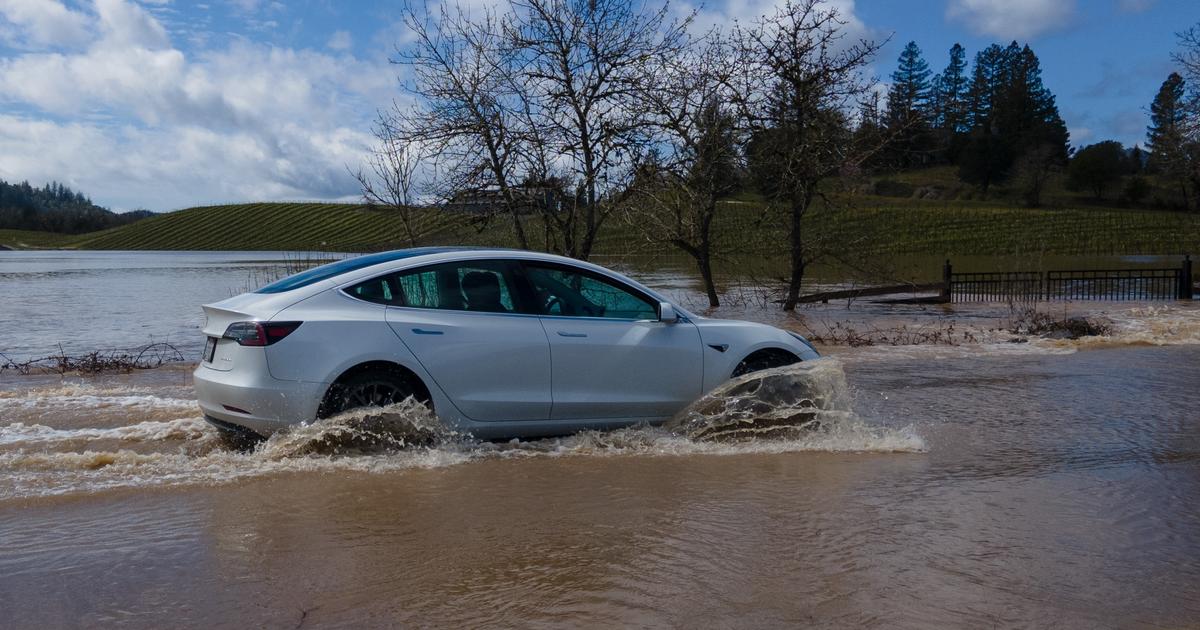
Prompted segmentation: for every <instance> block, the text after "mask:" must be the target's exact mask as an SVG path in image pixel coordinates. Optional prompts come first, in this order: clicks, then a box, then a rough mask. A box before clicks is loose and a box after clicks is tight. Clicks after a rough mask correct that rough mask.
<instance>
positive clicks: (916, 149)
mask: <svg viewBox="0 0 1200 630" xmlns="http://www.w3.org/2000/svg"><path fill="white" fill-rule="evenodd" d="M898 61H899V64H900V65H899V67H898V68H897V69H896V71H895V72H893V73H892V86H891V88H890V89H889V90H888V102H887V114H886V125H887V128H888V131H889V133H890V134H891V136H892V137H893V141H892V143H891V147H890V149H891V151H890V152H891V153H893V159H894V160H895V162H896V163H897V164H898V165H900V166H913V165H916V164H921V163H924V162H925V161H927V158H928V151H929V148H930V146H929V137H928V135H929V99H930V84H929V76H930V72H929V64H928V63H926V62H925V59H924V58H922V57H921V48H920V47H919V46H917V43H916V42H908V44H907V45H906V46H905V47H904V50H903V51H902V52H901V53H900V58H899V59H898Z"/></svg>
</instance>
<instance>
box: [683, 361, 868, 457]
mask: <svg viewBox="0 0 1200 630" xmlns="http://www.w3.org/2000/svg"><path fill="white" fill-rule="evenodd" d="M849 391H850V388H849V386H848V385H847V384H846V374H845V372H844V371H843V370H842V365H841V363H840V362H838V361H836V360H834V359H824V360H821V361H812V362H807V363H796V364H793V365H787V366H783V367H778V368H773V369H769V370H762V371H760V372H754V373H751V374H746V375H744V376H740V377H738V378H735V379H733V380H731V381H729V382H727V383H725V384H724V385H721V386H719V387H717V388H716V389H715V390H713V391H712V392H709V393H708V394H707V395H705V396H704V397H702V398H701V399H700V400H697V401H696V402H694V403H692V404H691V405H689V406H688V407H687V408H686V409H684V410H683V411H682V412H680V413H679V414H677V415H676V416H675V417H674V418H672V419H671V420H670V421H668V422H667V423H666V425H665V428H667V429H668V430H669V431H671V432H673V433H676V434H679V435H682V436H685V437H687V438H689V439H693V440H718V441H719V440H744V439H770V438H795V437H798V436H799V435H800V434H801V433H802V432H804V431H808V430H811V429H815V428H817V426H819V425H820V424H822V423H825V424H831V423H835V422H847V421H850V420H852V419H853V417H854V415H853V412H852V411H851V408H850V396H849Z"/></svg>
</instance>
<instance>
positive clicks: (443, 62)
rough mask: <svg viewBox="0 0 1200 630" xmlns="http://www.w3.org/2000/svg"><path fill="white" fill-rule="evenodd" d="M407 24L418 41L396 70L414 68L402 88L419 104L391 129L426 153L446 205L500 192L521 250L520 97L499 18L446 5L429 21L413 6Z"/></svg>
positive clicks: (401, 54) (390, 117) (391, 121)
mask: <svg viewBox="0 0 1200 630" xmlns="http://www.w3.org/2000/svg"><path fill="white" fill-rule="evenodd" d="M404 23H405V26H407V27H408V30H409V31H410V32H411V33H412V35H413V40H412V42H411V43H410V44H409V45H407V46H406V47H404V48H402V49H400V50H399V51H398V58H397V59H395V60H393V63H398V64H402V65H405V66H408V67H409V68H410V69H411V78H410V79H409V80H408V81H407V82H406V83H405V88H406V90H407V91H408V92H409V94H410V95H411V96H412V97H414V98H415V101H416V102H415V104H413V105H412V106H403V105H397V106H395V107H393V109H392V110H391V111H390V112H389V113H388V114H387V116H386V124H387V127H388V128H389V129H390V130H394V133H395V134H396V135H397V136H398V137H399V138H401V139H403V141H405V142H407V143H417V144H419V145H420V146H421V147H422V148H423V149H424V151H425V152H426V154H427V155H428V156H429V157H430V158H431V160H432V163H431V170H432V172H433V176H434V181H435V186H436V192H437V193H438V194H439V195H440V196H442V197H443V198H446V199H450V198H453V197H454V196H455V195H458V194H461V193H464V192H471V191H477V190H489V189H490V190H496V191H498V192H499V196H500V200H501V201H502V204H501V205H502V208H501V210H502V211H504V212H506V213H507V214H509V216H510V217H511V219H512V225H513V232H514V234H515V235H516V239H517V244H518V245H519V246H520V247H522V248H528V247H529V240H528V238H527V237H526V235H525V228H524V225H523V223H522V218H521V207H522V204H521V200H520V199H519V198H518V194H517V191H516V185H517V183H518V182H519V181H520V179H521V177H523V174H524V171H525V170H526V165H525V164H523V163H522V152H521V151H520V150H519V147H518V145H519V144H520V143H521V142H522V141H523V139H524V133H523V131H524V130H523V129H522V128H521V123H522V119H521V116H520V112H521V108H522V98H521V95H520V94H519V93H517V92H515V91H514V82H513V81H512V80H511V78H512V76H513V66H512V63H513V56H512V54H511V47H509V46H507V45H506V44H505V42H504V40H503V28H502V26H501V24H500V21H499V19H498V18H497V16H496V15H495V13H493V12H492V11H490V10H486V9H478V8H476V9H474V12H471V11H469V10H467V9H464V8H462V7H460V6H458V5H446V4H443V5H440V6H439V8H438V10H437V12H436V13H432V14H431V13H430V12H429V11H428V8H426V10H425V11H424V12H423V13H418V12H417V11H416V9H415V8H414V7H413V6H412V5H409V8H408V10H407V13H406V15H405V17H404Z"/></svg>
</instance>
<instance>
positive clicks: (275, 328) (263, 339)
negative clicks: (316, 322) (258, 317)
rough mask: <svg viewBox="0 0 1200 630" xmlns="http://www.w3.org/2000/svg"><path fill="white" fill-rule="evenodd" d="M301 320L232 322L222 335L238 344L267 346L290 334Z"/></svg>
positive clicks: (298, 325)
mask: <svg viewBox="0 0 1200 630" xmlns="http://www.w3.org/2000/svg"><path fill="white" fill-rule="evenodd" d="M301 323H303V322H234V323H232V324H230V325H229V328H226V329H225V334H224V335H222V337H224V338H226V339H232V340H234V341H236V342H237V343H238V345H239V346H269V345H271V344H273V343H275V342H276V341H279V340H280V339H283V338H284V337H286V336H288V335H290V334H292V331H294V330H296V329H297V328H299V327H300V324H301Z"/></svg>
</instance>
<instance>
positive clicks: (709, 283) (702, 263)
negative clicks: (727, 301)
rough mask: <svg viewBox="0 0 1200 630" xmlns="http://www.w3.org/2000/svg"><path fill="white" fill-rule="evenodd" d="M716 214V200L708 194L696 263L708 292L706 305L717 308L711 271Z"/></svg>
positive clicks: (715, 287)
mask: <svg viewBox="0 0 1200 630" xmlns="http://www.w3.org/2000/svg"><path fill="white" fill-rule="evenodd" d="M716 214H717V200H716V198H715V196H713V195H709V199H708V202H707V206H705V208H704V216H703V217H702V218H701V219H700V247H699V248H697V252H696V253H697V256H696V263H697V264H698V265H699V267H700V278H701V279H702V280H704V292H705V293H707V294H708V306H709V307H710V308H717V307H718V306H720V305H721V300H720V298H718V297H717V283H716V282H715V281H713V272H712V221H713V217H714V216H716Z"/></svg>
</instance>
